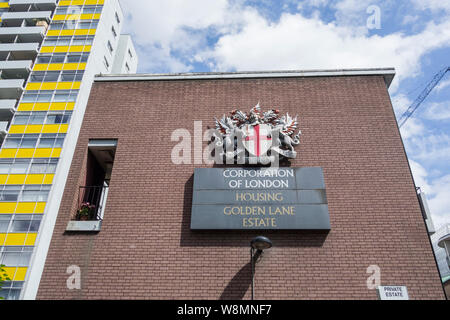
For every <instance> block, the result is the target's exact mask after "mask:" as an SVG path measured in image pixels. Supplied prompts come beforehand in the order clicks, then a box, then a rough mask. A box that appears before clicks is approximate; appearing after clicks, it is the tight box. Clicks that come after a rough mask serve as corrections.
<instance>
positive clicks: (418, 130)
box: [400, 117, 425, 150]
mask: <svg viewBox="0 0 450 320" xmlns="http://www.w3.org/2000/svg"><path fill="white" fill-rule="evenodd" d="M400 133H401V135H402V138H403V140H404V141H405V144H406V148H407V150H411V149H413V150H414V149H415V146H411V147H410V145H411V140H410V139H411V138H413V137H415V136H419V135H420V136H422V135H423V134H424V133H425V126H424V125H423V123H422V121H420V120H419V119H417V118H412V117H411V118H409V119H408V121H406V122H405V124H404V125H403V126H402V127H401V128H400ZM408 139H409V140H408Z"/></svg>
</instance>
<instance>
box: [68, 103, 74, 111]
mask: <svg viewBox="0 0 450 320" xmlns="http://www.w3.org/2000/svg"><path fill="white" fill-rule="evenodd" d="M74 108H75V102H68V103H67V106H66V110H73V109H74Z"/></svg>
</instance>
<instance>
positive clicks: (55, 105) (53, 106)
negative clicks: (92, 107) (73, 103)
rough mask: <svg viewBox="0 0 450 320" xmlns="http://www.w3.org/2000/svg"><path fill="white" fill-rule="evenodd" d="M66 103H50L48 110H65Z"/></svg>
mask: <svg viewBox="0 0 450 320" xmlns="http://www.w3.org/2000/svg"><path fill="white" fill-rule="evenodd" d="M68 104H69V103H67V102H52V104H51V105H50V110H66V106H67V105H68Z"/></svg>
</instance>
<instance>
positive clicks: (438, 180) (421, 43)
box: [121, 0, 450, 228]
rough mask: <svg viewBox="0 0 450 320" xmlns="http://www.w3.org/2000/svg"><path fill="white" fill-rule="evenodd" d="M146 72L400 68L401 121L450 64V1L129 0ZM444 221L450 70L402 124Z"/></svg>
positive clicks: (448, 197) (449, 172) (397, 101)
mask: <svg viewBox="0 0 450 320" xmlns="http://www.w3.org/2000/svg"><path fill="white" fill-rule="evenodd" d="M121 5H122V8H123V10H124V14H125V20H126V23H125V29H124V30H123V32H124V33H129V34H131V35H132V37H133V41H134V43H135V46H136V49H137V51H138V54H139V67H138V72H139V73H170V72H207V71H220V72H226V71H258V70H309V69H343V68H375V67H394V68H395V69H396V76H395V79H394V81H393V83H392V84H391V86H390V89H389V92H390V95H391V99H392V103H393V106H394V111H395V113H396V115H397V117H398V118H400V116H401V115H402V114H403V113H404V112H405V111H406V110H407V109H408V107H409V106H410V105H411V104H412V103H413V101H414V100H415V99H416V98H417V97H418V96H419V95H420V93H421V92H422V90H423V89H424V88H425V87H426V86H427V84H428V83H429V82H430V81H431V80H432V79H433V77H434V76H435V74H437V73H438V72H439V71H440V70H442V69H443V68H445V67H447V66H450V59H449V57H450V0H409V1H398V0H304V1H293V0H151V1H149V0H121ZM401 134H402V138H403V142H404V145H405V148H406V152H407V154H408V158H409V162H410V166H411V169H412V171H413V175H414V180H415V182H416V186H418V187H421V189H422V191H423V192H425V193H426V195H427V198H428V205H429V208H430V210H431V213H432V219H433V222H434V225H435V226H436V228H439V227H440V226H443V225H444V224H446V223H450V72H448V73H447V74H446V76H444V78H443V79H442V80H441V82H440V83H439V84H438V85H437V87H436V88H435V89H434V90H433V91H432V92H431V94H430V95H429V96H428V97H427V99H426V100H425V101H424V102H423V103H422V104H421V106H420V107H419V109H418V110H417V111H416V112H415V113H414V115H413V117H411V118H410V119H409V120H408V122H406V124H405V125H404V126H403V127H402V128H401Z"/></svg>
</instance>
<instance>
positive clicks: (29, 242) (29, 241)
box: [25, 233, 37, 246]
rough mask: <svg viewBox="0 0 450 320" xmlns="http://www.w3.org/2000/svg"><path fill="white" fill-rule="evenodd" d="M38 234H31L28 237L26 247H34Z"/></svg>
mask: <svg viewBox="0 0 450 320" xmlns="http://www.w3.org/2000/svg"><path fill="white" fill-rule="evenodd" d="M36 238H37V233H29V234H28V236H27V240H26V241H25V245H26V246H34V243H35V242H36Z"/></svg>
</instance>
